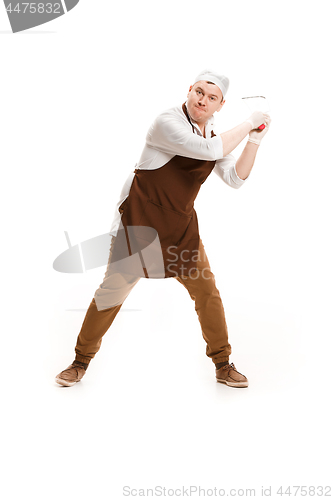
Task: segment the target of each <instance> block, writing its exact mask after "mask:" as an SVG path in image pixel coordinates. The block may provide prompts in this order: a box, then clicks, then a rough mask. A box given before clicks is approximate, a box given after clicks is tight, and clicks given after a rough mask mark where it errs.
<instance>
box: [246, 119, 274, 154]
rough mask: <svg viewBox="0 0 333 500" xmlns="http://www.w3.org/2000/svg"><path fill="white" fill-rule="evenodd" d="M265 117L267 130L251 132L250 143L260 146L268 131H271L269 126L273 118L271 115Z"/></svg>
mask: <svg viewBox="0 0 333 500" xmlns="http://www.w3.org/2000/svg"><path fill="white" fill-rule="evenodd" d="M264 117H265V121H264V122H263V123H264V124H265V128H264V129H263V130H258V129H257V130H255V129H254V130H251V132H250V133H249V141H248V142H253V143H254V144H258V146H259V144H260V142H261V140H262V138H263V137H265V135H266V134H267V132H268V129H269V126H270V124H271V121H272V120H271V117H270V116H269V115H266V114H265V115H264Z"/></svg>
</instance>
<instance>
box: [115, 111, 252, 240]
mask: <svg viewBox="0 0 333 500" xmlns="http://www.w3.org/2000/svg"><path fill="white" fill-rule="evenodd" d="M192 125H193V126H194V128H195V131H196V133H195V134H194V133H193V128H192ZM213 125H214V117H213V116H212V117H211V118H210V119H209V120H208V121H207V123H206V125H205V135H206V138H205V137H203V135H202V133H201V131H200V129H199V127H198V125H197V124H196V123H195V122H192V124H191V123H189V121H188V119H187V117H186V116H185V114H184V111H183V109H182V106H181V105H179V106H176V107H174V108H171V109H168V110H167V111H165V112H164V113H162V114H160V115H159V116H158V117H157V118H156V119H155V121H154V123H153V124H152V125H151V126H150V128H149V130H148V133H147V137H146V144H145V147H144V148H143V151H142V154H141V158H140V160H139V163H137V164H136V165H135V169H143V170H154V169H157V168H161V167H163V165H165V164H166V163H168V161H170V160H171V159H172V158H173V157H174V156H176V155H178V156H185V157H186V158H194V159H196V160H209V161H212V160H216V163H215V166H214V168H213V172H215V173H216V174H217V175H218V176H219V177H220V178H221V179H222V180H223V181H224V182H225V183H226V184H228V185H229V186H231V187H233V188H236V189H237V188H239V187H240V186H242V185H243V184H244V182H245V179H240V177H238V175H237V173H236V159H235V158H234V156H232V155H231V154H228V155H226V156H223V143H222V139H221V136H220V135H216V136H215V137H212V138H210V136H211V131H212V130H213ZM134 176H135V173H134V172H131V173H130V175H129V176H128V178H127V179H126V181H125V184H124V186H123V188H122V191H121V193H120V200H119V202H118V204H117V206H116V210H115V215H114V219H113V222H112V226H111V229H110V233H109V234H110V235H114V236H116V234H117V231H118V227H119V224H120V220H121V214H120V213H119V210H118V208H119V207H120V205H121V204H122V203H123V202H124V200H125V199H126V198H127V196H128V194H129V191H130V189H131V185H132V182H133V179H134Z"/></svg>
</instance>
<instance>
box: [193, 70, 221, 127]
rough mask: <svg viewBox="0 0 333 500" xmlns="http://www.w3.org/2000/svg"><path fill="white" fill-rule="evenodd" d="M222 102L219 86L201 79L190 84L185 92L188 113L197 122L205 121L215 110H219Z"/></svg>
mask: <svg viewBox="0 0 333 500" xmlns="http://www.w3.org/2000/svg"><path fill="white" fill-rule="evenodd" d="M224 103H225V101H223V102H222V92H221V90H220V89H219V87H218V86H217V85H215V84H214V83H207V82H205V81H203V80H202V81H200V82H197V83H195V84H194V85H191V87H190V90H189V93H188V94H187V110H188V113H189V115H190V117H191V119H192V120H193V121H195V122H197V123H198V124H203V123H206V122H207V120H208V119H209V118H210V117H211V116H212V115H213V114H214V113H215V111H220V109H221V108H222V106H223V104H224Z"/></svg>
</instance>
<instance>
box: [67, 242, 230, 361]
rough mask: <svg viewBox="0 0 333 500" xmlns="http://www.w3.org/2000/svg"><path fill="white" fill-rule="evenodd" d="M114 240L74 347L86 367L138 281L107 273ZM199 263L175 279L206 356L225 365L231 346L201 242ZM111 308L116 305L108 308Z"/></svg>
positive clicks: (127, 276) (77, 358) (222, 310)
mask: <svg viewBox="0 0 333 500" xmlns="http://www.w3.org/2000/svg"><path fill="white" fill-rule="evenodd" d="M114 240H115V239H114V238H112V240H111V247H110V255H109V261H108V265H107V270H106V273H105V276H104V280H103V283H102V284H101V285H100V287H99V288H98V289H97V290H96V292H95V296H94V298H93V299H92V301H91V303H90V306H89V308H88V310H87V313H86V316H85V318H84V321H83V324H82V327H81V331H80V333H79V336H78V338H77V344H76V347H75V352H76V357H75V359H76V360H77V361H82V362H83V363H89V362H90V361H91V359H92V358H93V357H94V356H95V354H96V353H97V352H98V351H99V349H100V347H101V343H102V337H103V335H104V334H105V333H106V332H107V331H108V329H109V328H110V326H111V324H112V322H113V320H114V319H115V317H116V316H117V314H118V312H119V310H120V308H121V306H122V304H123V302H124V300H125V299H126V297H127V296H128V294H129V293H130V291H131V290H132V288H133V287H134V286H135V285H136V283H137V282H138V281H139V280H140V278H138V277H135V276H130V275H124V274H120V273H117V274H115V273H114V272H112V271H109V266H110V262H111V255H112V249H113V245H114ZM199 256H200V260H198V261H197V262H196V267H197V271H196V272H195V273H191V274H190V276H178V277H175V278H174V279H176V280H177V281H179V283H181V284H182V285H184V287H185V288H186V289H187V291H188V293H189V294H190V297H191V299H192V300H193V301H194V303H195V310H196V312H197V315H198V318H199V322H200V324H201V329H202V335H203V338H204V339H205V341H206V343H207V348H206V354H207V356H208V357H210V358H211V359H212V361H213V362H214V363H220V362H222V361H228V360H229V355H230V354H231V346H230V344H229V343H228V330H227V324H226V320H225V314H224V308H223V304H222V300H221V297H220V294H219V291H218V289H217V288H216V285H215V277H214V274H213V273H212V271H211V269H210V265H209V262H208V259H207V255H206V252H205V249H204V246H203V243H202V241H201V240H200V244H199ZM96 302H97V304H98V308H97V304H96ZM110 304H117V305H114V306H113V307H109V305H110Z"/></svg>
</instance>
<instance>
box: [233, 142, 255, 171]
mask: <svg viewBox="0 0 333 500" xmlns="http://www.w3.org/2000/svg"><path fill="white" fill-rule="evenodd" d="M258 148H259V144H253V142H247V143H246V146H245V148H244V149H243V152H242V154H241V155H240V157H239V158H238V160H237V161H236V172H237V175H238V177H239V178H240V179H243V180H244V179H246V178H247V177H248V176H249V175H250V172H251V170H252V167H253V165H254V160H255V158H256V154H257V151H258Z"/></svg>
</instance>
